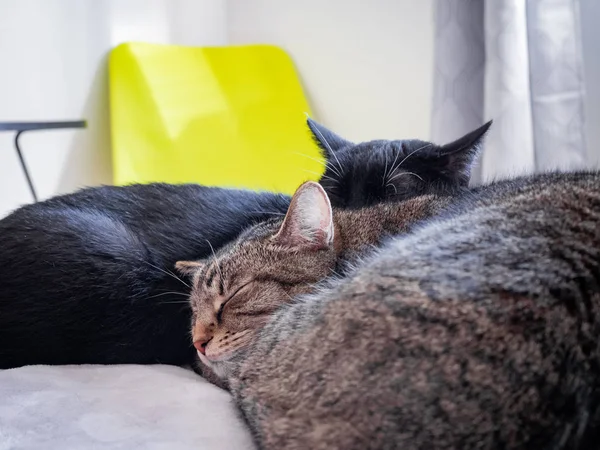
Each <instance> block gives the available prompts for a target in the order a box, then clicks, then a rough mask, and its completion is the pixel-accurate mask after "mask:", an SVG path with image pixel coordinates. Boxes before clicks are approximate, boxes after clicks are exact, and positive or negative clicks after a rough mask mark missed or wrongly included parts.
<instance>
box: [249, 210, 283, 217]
mask: <svg viewBox="0 0 600 450" xmlns="http://www.w3.org/2000/svg"><path fill="white" fill-rule="evenodd" d="M248 212H251V213H255V214H273V215H274V216H285V213H280V212H276V211H248Z"/></svg>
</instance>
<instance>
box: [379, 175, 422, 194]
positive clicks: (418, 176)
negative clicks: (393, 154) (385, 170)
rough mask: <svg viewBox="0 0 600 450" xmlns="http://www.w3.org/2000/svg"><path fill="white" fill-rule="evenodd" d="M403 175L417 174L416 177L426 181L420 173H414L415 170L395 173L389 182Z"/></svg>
mask: <svg viewBox="0 0 600 450" xmlns="http://www.w3.org/2000/svg"><path fill="white" fill-rule="evenodd" d="M401 175H414V176H415V177H417V178H418V179H419V180H421V181H425V180H423V178H421V176H420V175H418V174H416V173H414V172H400V173H397V174H396V175H394V176H393V177H392V178H390V179H389V180H388V183H391V182H392V180H394V179H395V178H398V177H399V176H401ZM396 192H397V191H396Z"/></svg>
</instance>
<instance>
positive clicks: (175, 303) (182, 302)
mask: <svg viewBox="0 0 600 450" xmlns="http://www.w3.org/2000/svg"><path fill="white" fill-rule="evenodd" d="M157 304H158V305H184V304H185V305H189V304H190V302H189V301H184V300H182V301H180V302H178V301H175V302H158V303H157Z"/></svg>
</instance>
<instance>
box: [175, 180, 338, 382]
mask: <svg viewBox="0 0 600 450" xmlns="http://www.w3.org/2000/svg"><path fill="white" fill-rule="evenodd" d="M333 233H334V226H333V217H332V210H331V206H330V203H329V199H328V198H327V194H326V193H325V192H324V190H323V188H322V187H321V186H320V185H319V184H317V183H314V182H308V183H305V184H303V185H302V186H301V187H300V188H298V190H297V191H296V193H295V194H294V196H293V198H292V201H291V203H290V206H289V209H288V211H287V214H286V215H285V218H284V219H283V220H281V219H280V220H272V221H269V222H265V223H261V224H259V225H256V226H254V227H251V228H250V229H248V230H246V231H245V232H244V233H242V234H241V235H240V237H239V238H238V239H237V240H236V241H235V242H233V243H231V244H229V245H227V246H225V247H223V248H222V249H220V250H219V251H218V252H217V253H215V254H214V256H213V258H210V259H209V260H206V261H180V262H178V263H177V265H176V268H177V269H178V270H179V272H181V273H183V274H185V275H188V276H189V277H190V279H191V280H192V283H193V284H192V290H191V295H190V302H191V307H192V339H193V342H194V346H195V347H196V349H197V351H198V356H199V358H200V359H201V360H202V362H203V363H204V364H205V365H207V366H209V367H210V368H211V369H212V370H213V372H214V373H215V374H216V375H217V376H220V377H224V375H225V373H226V370H227V367H228V365H231V363H232V362H233V360H234V359H235V357H236V354H237V353H239V351H240V350H242V349H244V348H245V347H246V346H247V345H248V344H249V343H250V342H251V340H252V339H253V337H254V335H255V333H256V332H257V331H259V330H260V329H262V327H263V326H264V325H265V324H266V322H267V321H268V320H269V318H270V317H271V316H272V315H273V313H274V312H275V311H276V310H277V309H278V308H279V307H280V306H281V305H282V304H284V303H286V302H289V301H291V299H292V298H293V297H295V296H297V295H300V294H304V293H309V292H311V291H312V290H313V289H314V288H315V286H316V284H317V283H319V282H320V281H321V280H323V279H325V278H326V277H327V276H329V275H331V272H332V269H333V268H334V267H335V264H336V253H335V251H334V246H333V239H334V236H333Z"/></svg>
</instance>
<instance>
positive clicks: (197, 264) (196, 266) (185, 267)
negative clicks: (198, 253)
mask: <svg viewBox="0 0 600 450" xmlns="http://www.w3.org/2000/svg"><path fill="white" fill-rule="evenodd" d="M205 265H206V264H205V263H203V262H202V261H177V262H176V263H175V269H177V272H179V273H180V274H181V275H188V276H189V275H194V274H195V273H196V272H198V271H199V270H201V269H202V268H203V267H204V266H205Z"/></svg>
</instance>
